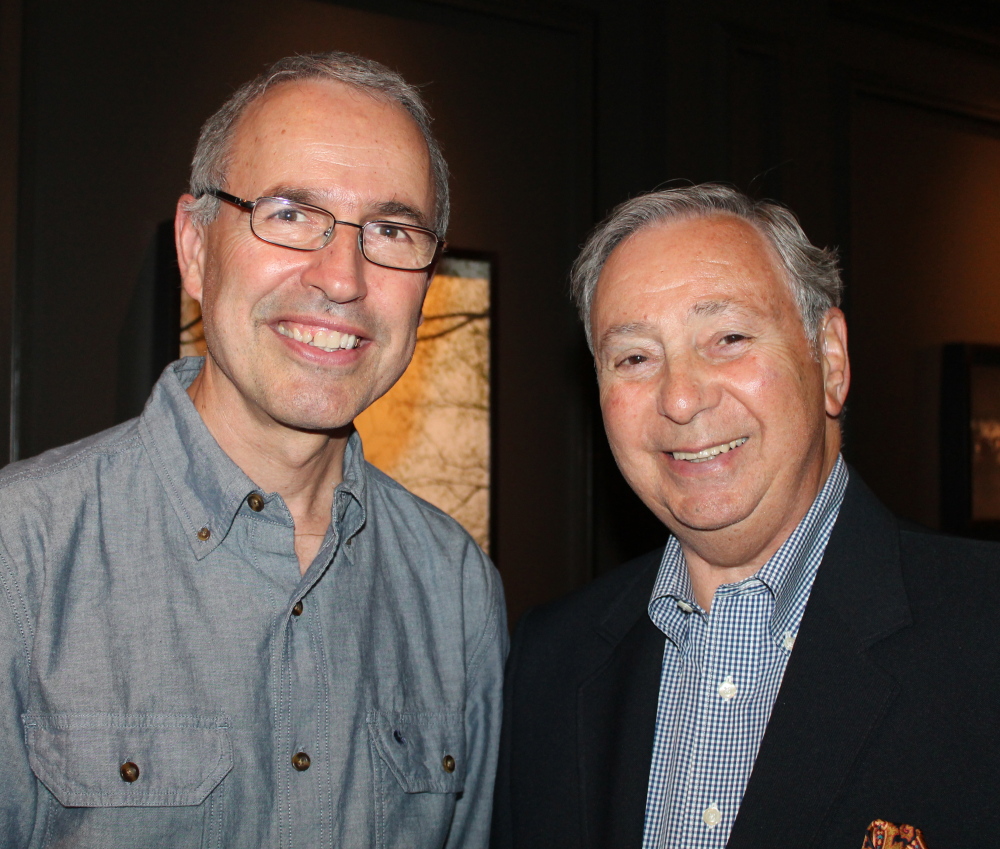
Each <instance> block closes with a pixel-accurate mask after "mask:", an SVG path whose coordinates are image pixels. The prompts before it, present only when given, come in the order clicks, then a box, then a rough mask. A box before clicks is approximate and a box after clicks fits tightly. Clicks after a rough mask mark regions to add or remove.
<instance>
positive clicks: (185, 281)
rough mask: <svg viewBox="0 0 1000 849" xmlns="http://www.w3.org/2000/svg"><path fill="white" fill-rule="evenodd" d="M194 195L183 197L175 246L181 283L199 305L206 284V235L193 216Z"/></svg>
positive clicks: (180, 202) (176, 215) (176, 219)
mask: <svg viewBox="0 0 1000 849" xmlns="http://www.w3.org/2000/svg"><path fill="white" fill-rule="evenodd" d="M193 202H194V197H193V196H192V195H181V197H180V199H179V200H178V201H177V212H176V214H175V215H174V244H175V245H176V248H177V266H178V267H179V268H180V272H181V283H182V285H183V286H184V291H185V292H187V293H188V294H189V295H190V296H191V297H192V298H194V299H195V300H196V301H198V303H201V296H202V291H203V289H204V283H205V265H204V257H205V233H204V228H203V227H202V225H200V224H198V223H196V222H195V221H194V219H193V218H192V216H191V212H190V204H192V203H193Z"/></svg>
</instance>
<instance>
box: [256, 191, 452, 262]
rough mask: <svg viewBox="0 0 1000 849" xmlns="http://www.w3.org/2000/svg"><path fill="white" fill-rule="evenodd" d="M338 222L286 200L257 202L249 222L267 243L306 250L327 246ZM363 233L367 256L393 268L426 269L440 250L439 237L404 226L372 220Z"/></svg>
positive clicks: (328, 215)
mask: <svg viewBox="0 0 1000 849" xmlns="http://www.w3.org/2000/svg"><path fill="white" fill-rule="evenodd" d="M336 223H337V222H336V219H335V218H334V217H333V215H331V214H330V213H329V212H326V211H325V210H323V209H320V208H319V207H315V206H308V205H306V204H300V203H295V202H294V201H289V200H284V199H283V198H260V199H258V200H257V202H256V204H255V205H254V208H253V213H252V215H251V219H250V225H251V227H252V228H253V231H254V233H255V234H256V235H257V236H258V237H259V238H261V239H263V240H264V241H265V242H271V243H272V244H275V245H282V246H284V247H288V248H297V249H298V250H307V251H314V250H319V249H320V248H322V247H323V246H324V245H326V244H327V242H329V240H330V237H331V235H332V232H333V228H334V225H335V224H336ZM343 223H348V222H343ZM350 226H357V225H350ZM361 233H362V236H361V244H362V251H363V253H364V255H365V257H366V258H367V259H368V260H369V261H371V262H374V263H377V264H378V265H384V266H388V267H390V268H398V269H402V270H416V269H422V268H426V267H427V265H429V264H430V262H431V261H432V260H433V259H434V254H435V252H436V251H437V237H435V236H434V235H433V234H432V233H429V232H427V231H425V230H421V229H418V228H415V227H408V226H407V225H405V224H396V223H395V222H387V221H371V222H369V223H367V224H365V225H364V226H363V227H362V228H361Z"/></svg>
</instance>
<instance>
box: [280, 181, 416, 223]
mask: <svg viewBox="0 0 1000 849" xmlns="http://www.w3.org/2000/svg"><path fill="white" fill-rule="evenodd" d="M271 197H280V198H285V199H286V200H291V201H295V202H296V203H306V204H309V205H310V206H318V207H320V208H321V209H325V208H326V207H324V206H323V203H324V202H327V201H325V200H324V199H323V198H322V197H320V196H319V195H318V194H317V193H316V192H314V191H312V190H311V189H304V188H302V187H300V186H275V187H274V189H272V191H271ZM372 210H373V212H374V216H373V217H370V218H369V220H377V219H379V218H382V217H383V216H392V217H393V218H406V219H409V220H410V221H411V222H412V223H414V224H416V225H417V226H418V227H424V228H426V229H428V230H429V229H431V226H430V224H429V223H428V221H427V216H425V215H424V213H423V212H421V211H420V210H419V209H417V208H416V207H413V206H410V204H408V203H403V202H402V201H398V200H387V201H382V202H381V203H376V204H374V206H373V207H372ZM334 217H336V216H334Z"/></svg>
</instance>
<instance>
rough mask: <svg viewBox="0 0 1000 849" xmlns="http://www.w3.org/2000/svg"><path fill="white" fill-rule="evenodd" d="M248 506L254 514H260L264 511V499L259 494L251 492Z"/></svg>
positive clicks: (248, 497)
mask: <svg viewBox="0 0 1000 849" xmlns="http://www.w3.org/2000/svg"><path fill="white" fill-rule="evenodd" d="M247 504H248V505H249V506H250V509H251V510H253V512H254V513H259V512H260V511H261V510H263V509H264V499H263V498H262V497H261V495H260V493H259V492H251V493H250V494H249V495H248V496H247Z"/></svg>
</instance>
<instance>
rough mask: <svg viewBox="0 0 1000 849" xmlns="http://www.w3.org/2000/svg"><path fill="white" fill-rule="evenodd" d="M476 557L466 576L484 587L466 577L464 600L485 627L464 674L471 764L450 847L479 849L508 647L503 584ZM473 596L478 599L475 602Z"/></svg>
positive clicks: (485, 837)
mask: <svg viewBox="0 0 1000 849" xmlns="http://www.w3.org/2000/svg"><path fill="white" fill-rule="evenodd" d="M473 556H474V557H476V558H477V559H478V560H479V561H480V562H479V563H468V562H467V564H466V569H467V572H466V574H467V576H470V577H472V578H473V580H475V582H476V583H479V584H480V587H481V589H479V590H478V591H477V592H470V590H469V588H468V581H469V578H468V577H467V579H466V580H467V596H466V598H467V599H468V600H471V601H472V602H473V603H472V606H471V607H472V609H473V610H476V609H477V608H478V611H477V613H478V615H476V616H475V619H474V620H473V621H478V622H481V623H483V624H482V625H481V626H480V627H478V628H475V629H470V630H472V634H470V636H471V637H472V639H471V643H472V645H473V649H472V651H471V653H470V654H469V659H468V665H467V670H466V699H465V739H466V753H467V754H466V757H467V759H468V764H467V769H466V774H465V786H464V789H463V791H462V795H461V797H460V798H459V799H458V802H457V804H456V807H455V816H454V819H453V820H452V826H451V830H450V831H449V833H448V841H447V843H446V844H445V846H446V849H480V847H486V846H487V845H488V844H489V837H490V819H491V814H492V810H493V782H494V780H495V777H496V768H497V752H498V749H499V745H500V723H501V717H502V713H503V670H504V663H505V661H506V658H507V651H508V647H509V639H508V635H507V610H506V605H505V604H504V597H503V586H502V584H501V583H500V576H499V575H498V574H497V571H496V568H495V567H494V566H493V564H492V563H491V562H490V561H489V559H488V558H487V557H485V555H483V554H482V552H480V551H479V549H478V547H475V550H474V552H473ZM470 559H471V558H470ZM484 590H485V591H484ZM475 596H479V597H480V598H479V599H478V600H477V599H475V598H474V597H475ZM477 602H478V603H477Z"/></svg>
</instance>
